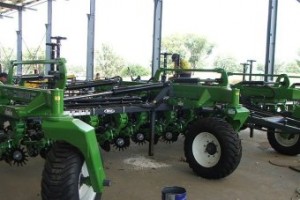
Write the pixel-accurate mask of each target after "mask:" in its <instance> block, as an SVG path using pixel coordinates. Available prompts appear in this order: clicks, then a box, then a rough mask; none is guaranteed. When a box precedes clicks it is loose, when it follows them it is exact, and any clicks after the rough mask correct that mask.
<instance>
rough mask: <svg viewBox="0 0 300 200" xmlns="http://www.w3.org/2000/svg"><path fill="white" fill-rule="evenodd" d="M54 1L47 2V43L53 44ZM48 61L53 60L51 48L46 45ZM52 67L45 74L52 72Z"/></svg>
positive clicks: (48, 66)
mask: <svg viewBox="0 0 300 200" xmlns="http://www.w3.org/2000/svg"><path fill="white" fill-rule="evenodd" d="M52 1H53V0H48V1H47V24H45V26H46V43H51V36H52ZM45 56H46V59H47V60H49V59H50V58H51V46H49V45H46V55H45ZM50 68H51V67H50V65H47V66H46V69H45V72H44V73H45V74H48V72H49V71H50Z"/></svg>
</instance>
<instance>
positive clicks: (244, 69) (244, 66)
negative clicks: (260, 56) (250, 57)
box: [241, 63, 249, 81]
mask: <svg viewBox="0 0 300 200" xmlns="http://www.w3.org/2000/svg"><path fill="white" fill-rule="evenodd" d="M241 65H242V66H243V81H245V80H246V73H247V69H248V65H249V63H241Z"/></svg>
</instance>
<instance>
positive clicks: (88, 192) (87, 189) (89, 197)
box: [78, 162, 96, 200]
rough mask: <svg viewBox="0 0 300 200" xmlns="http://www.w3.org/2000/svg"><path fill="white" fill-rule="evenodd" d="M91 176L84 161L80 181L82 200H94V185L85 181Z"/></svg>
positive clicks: (79, 189) (80, 197)
mask: <svg viewBox="0 0 300 200" xmlns="http://www.w3.org/2000/svg"><path fill="white" fill-rule="evenodd" d="M88 177H89V172H88V169H87V166H86V163H85V162H84V163H83V165H82V168H81V173H80V174H79V181H78V183H79V184H78V191H79V199H80V200H94V199H95V197H96V193H95V192H94V190H93V187H92V186H90V185H87V184H85V183H84V180H85V179H87V178H88Z"/></svg>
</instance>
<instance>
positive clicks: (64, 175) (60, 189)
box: [41, 142, 101, 200]
mask: <svg viewBox="0 0 300 200" xmlns="http://www.w3.org/2000/svg"><path fill="white" fill-rule="evenodd" d="M88 176H89V174H88V171H87V167H86V164H85V162H84V157H83V156H82V154H81V153H80V152H79V150H78V149H76V148H75V147H73V146H71V145H69V144H67V143H63V142H57V143H55V144H54V145H53V147H52V148H51V150H50V152H49V153H48V154H47V158H46V163H45V166H44V170H43V175H42V192H41V193H42V199H43V200H71V199H72V200H100V199H101V194H100V193H95V192H94V190H93V188H92V186H89V185H86V184H84V183H83V181H84V179H85V178H87V177H88Z"/></svg>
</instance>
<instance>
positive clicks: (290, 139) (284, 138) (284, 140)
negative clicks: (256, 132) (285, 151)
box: [275, 133, 299, 147]
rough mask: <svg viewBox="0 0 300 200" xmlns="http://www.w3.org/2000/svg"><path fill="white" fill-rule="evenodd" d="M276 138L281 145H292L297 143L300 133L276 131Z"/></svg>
mask: <svg viewBox="0 0 300 200" xmlns="http://www.w3.org/2000/svg"><path fill="white" fill-rule="evenodd" d="M275 139H276V141H277V142H278V143H279V144H280V145H281V146H284V147H291V146H294V145H295V144H297V142H298V140H299V134H283V133H275Z"/></svg>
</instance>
